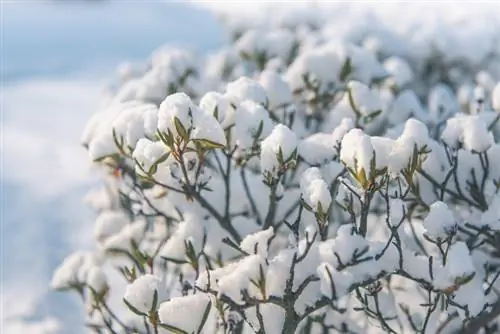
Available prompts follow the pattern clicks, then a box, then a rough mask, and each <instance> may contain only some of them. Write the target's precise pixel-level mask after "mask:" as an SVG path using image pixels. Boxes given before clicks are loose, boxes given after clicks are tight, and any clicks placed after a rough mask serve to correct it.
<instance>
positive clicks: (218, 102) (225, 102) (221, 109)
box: [200, 92, 234, 129]
mask: <svg viewBox="0 0 500 334" xmlns="http://www.w3.org/2000/svg"><path fill="white" fill-rule="evenodd" d="M200 108H201V109H202V110H203V111H204V112H206V113H209V114H211V115H213V116H214V117H215V118H216V119H217V120H218V121H219V122H220V125H221V126H222V127H223V128H224V129H227V128H228V127H229V126H231V125H233V124H234V108H233V106H231V102H230V101H229V99H228V98H227V97H226V96H225V95H223V94H220V93H217V92H208V93H206V94H205V95H203V97H202V98H201V100H200Z"/></svg>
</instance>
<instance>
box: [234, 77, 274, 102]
mask: <svg viewBox="0 0 500 334" xmlns="http://www.w3.org/2000/svg"><path fill="white" fill-rule="evenodd" d="M225 95H226V96H227V97H228V98H229V100H230V101H231V102H232V103H234V104H235V105H239V104H240V103H242V102H243V101H246V100H251V101H254V102H256V103H259V104H261V105H267V103H268V99H267V95H266V91H265V90H264V87H262V86H261V85H260V84H259V83H258V82H257V81H255V80H252V79H250V78H248V77H241V78H239V79H237V80H235V81H233V82H230V83H228V84H227V87H226V94H225Z"/></svg>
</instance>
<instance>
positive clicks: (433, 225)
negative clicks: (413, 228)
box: [423, 202, 457, 240]
mask: <svg viewBox="0 0 500 334" xmlns="http://www.w3.org/2000/svg"><path fill="white" fill-rule="evenodd" d="M423 225H424V228H425V230H426V233H427V234H428V235H429V237H431V238H433V239H434V238H440V239H443V240H444V239H446V237H447V236H448V235H451V234H453V233H455V231H456V228H457V223H456V220H455V217H454V216H453V212H452V211H451V210H450V209H449V208H448V206H447V205H446V204H445V203H443V202H435V203H433V204H432V205H431V207H430V210H429V213H428V214H427V217H426V218H425V219H424V222H423Z"/></svg>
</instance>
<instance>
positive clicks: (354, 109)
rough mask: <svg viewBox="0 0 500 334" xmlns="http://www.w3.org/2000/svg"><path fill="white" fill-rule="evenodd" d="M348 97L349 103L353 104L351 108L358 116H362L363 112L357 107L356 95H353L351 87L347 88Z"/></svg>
mask: <svg viewBox="0 0 500 334" xmlns="http://www.w3.org/2000/svg"><path fill="white" fill-rule="evenodd" d="M347 97H348V99H349V104H350V106H351V109H352V111H353V112H354V113H355V114H356V117H358V118H359V117H361V112H360V111H359V110H358V108H357V107H356V103H355V102H354V97H353V96H352V92H351V90H350V89H349V88H348V89H347Z"/></svg>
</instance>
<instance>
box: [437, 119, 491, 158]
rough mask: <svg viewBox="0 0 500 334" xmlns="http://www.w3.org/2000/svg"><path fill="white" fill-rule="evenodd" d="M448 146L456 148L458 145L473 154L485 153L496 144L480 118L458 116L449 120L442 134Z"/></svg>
mask: <svg viewBox="0 0 500 334" xmlns="http://www.w3.org/2000/svg"><path fill="white" fill-rule="evenodd" d="M441 140H443V142H445V143H446V145H448V146H450V147H453V148H456V147H457V146H458V144H462V145H463V147H464V148H465V149H466V150H468V151H471V152H477V153H480V152H484V151H486V150H487V149H488V148H490V147H491V145H493V144H494V139H493V135H492V133H491V132H489V131H488V128H487V126H486V124H485V122H484V120H483V119H482V118H480V117H479V116H465V115H458V116H455V117H453V118H450V119H448V121H447V122H446V127H445V129H444V130H443V132H442V133H441Z"/></svg>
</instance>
